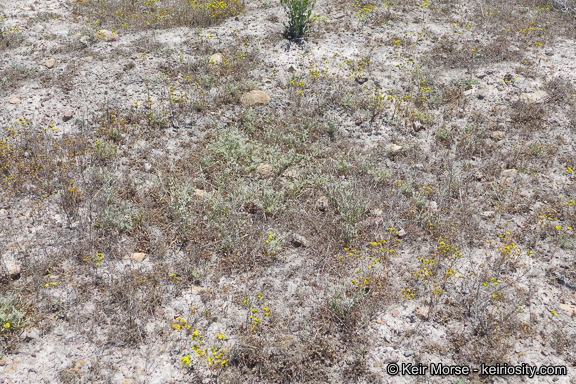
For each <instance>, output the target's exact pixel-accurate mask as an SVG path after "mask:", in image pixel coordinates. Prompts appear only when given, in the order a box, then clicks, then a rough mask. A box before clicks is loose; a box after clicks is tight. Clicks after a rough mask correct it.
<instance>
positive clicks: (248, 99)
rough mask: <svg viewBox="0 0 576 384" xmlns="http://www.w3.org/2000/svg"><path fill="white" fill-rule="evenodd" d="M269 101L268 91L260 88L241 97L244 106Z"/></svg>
mask: <svg viewBox="0 0 576 384" xmlns="http://www.w3.org/2000/svg"><path fill="white" fill-rule="evenodd" d="M269 101H270V96H269V95H268V94H267V93H266V92H264V91H260V90H258V89H255V90H253V91H250V92H248V93H245V94H244V95H242V98H241V99H240V102H241V103H242V105H243V106H244V107H251V106H253V105H257V104H266V103H268V102H269Z"/></svg>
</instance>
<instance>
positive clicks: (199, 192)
mask: <svg viewBox="0 0 576 384" xmlns="http://www.w3.org/2000/svg"><path fill="white" fill-rule="evenodd" d="M194 193H195V194H196V196H200V197H206V196H207V195H208V192H206V191H204V190H203V189H195V190H194Z"/></svg>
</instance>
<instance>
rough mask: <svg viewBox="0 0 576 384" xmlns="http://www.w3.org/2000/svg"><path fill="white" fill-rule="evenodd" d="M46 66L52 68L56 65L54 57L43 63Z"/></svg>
mask: <svg viewBox="0 0 576 384" xmlns="http://www.w3.org/2000/svg"><path fill="white" fill-rule="evenodd" d="M44 65H45V66H46V67H47V68H54V66H55V65H56V59H50V60H48V61H46V62H45V63H44Z"/></svg>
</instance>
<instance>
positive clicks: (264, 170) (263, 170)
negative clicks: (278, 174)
mask: <svg viewBox="0 0 576 384" xmlns="http://www.w3.org/2000/svg"><path fill="white" fill-rule="evenodd" d="M256 173H258V175H260V176H261V177H270V176H272V175H273V174H274V168H272V166H271V165H270V164H267V163H262V164H260V165H258V167H257V168H256Z"/></svg>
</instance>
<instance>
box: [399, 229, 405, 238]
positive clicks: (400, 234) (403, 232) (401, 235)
mask: <svg viewBox="0 0 576 384" xmlns="http://www.w3.org/2000/svg"><path fill="white" fill-rule="evenodd" d="M398 237H399V238H403V237H406V231H405V230H403V229H400V230H399V231H398Z"/></svg>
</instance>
